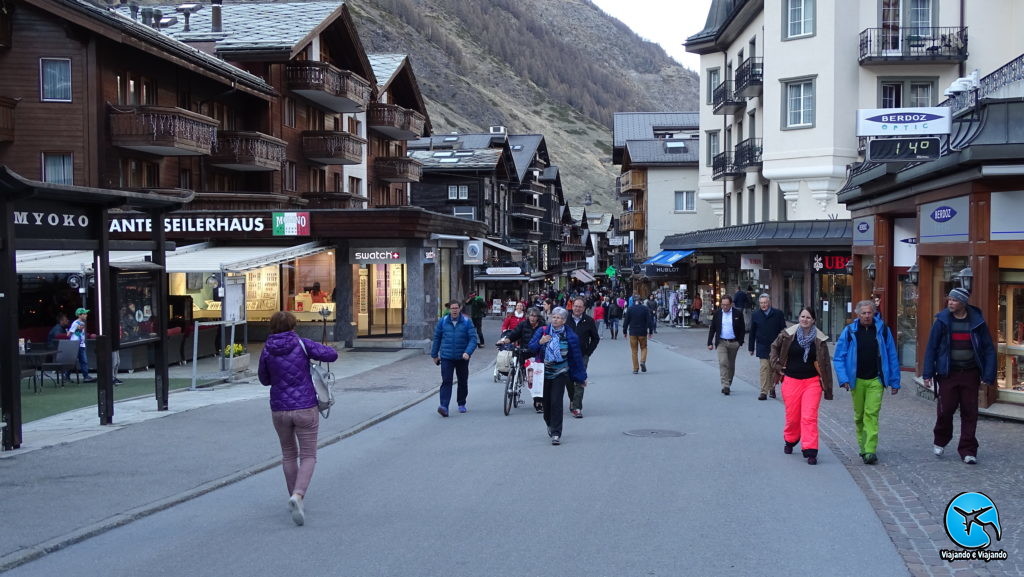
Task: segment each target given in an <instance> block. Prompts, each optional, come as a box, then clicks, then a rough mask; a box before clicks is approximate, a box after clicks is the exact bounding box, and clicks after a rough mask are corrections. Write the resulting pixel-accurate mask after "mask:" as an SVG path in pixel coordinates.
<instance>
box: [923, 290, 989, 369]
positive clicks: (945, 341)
mask: <svg viewBox="0 0 1024 577" xmlns="http://www.w3.org/2000/svg"><path fill="white" fill-rule="evenodd" d="M967 322H968V323H969V324H970V326H971V345H972V346H973V348H974V362H975V364H977V365H978V369H979V371H980V372H981V382H983V383H988V384H990V385H993V384H995V382H996V349H995V346H993V344H992V335H991V334H989V332H988V325H987V324H985V319H984V318H983V317H982V316H981V309H979V308H978V307H976V306H974V305H967ZM952 323H953V313H951V312H950V311H949V309H942V310H941V311H939V313H938V314H937V315H935V324H933V325H932V332H931V334H929V335H928V346H927V348H925V350H924V366H922V367H921V376H922V377H923V378H925V379H933V378H935V377H936V376H938V377H944V376H946V375H948V374H949V365H950V361H951V357H950V331H949V328H950V326H951V325H952Z"/></svg>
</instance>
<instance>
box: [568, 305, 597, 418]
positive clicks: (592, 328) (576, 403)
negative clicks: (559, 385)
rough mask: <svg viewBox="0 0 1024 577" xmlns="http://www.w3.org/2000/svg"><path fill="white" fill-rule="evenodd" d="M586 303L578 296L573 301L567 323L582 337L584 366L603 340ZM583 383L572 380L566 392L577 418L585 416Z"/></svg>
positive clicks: (581, 345)
mask: <svg viewBox="0 0 1024 577" xmlns="http://www.w3.org/2000/svg"><path fill="white" fill-rule="evenodd" d="M586 306H587V305H586V303H585V302H584V301H583V299H581V298H578V299H576V300H574V301H573V302H572V314H571V315H570V316H569V319H568V320H567V321H566V322H565V324H566V325H567V326H568V327H569V328H571V329H572V330H573V331H575V332H576V336H577V337H579V338H580V350H581V352H582V353H583V366H584V367H586V366H587V365H589V364H590V355H592V354H593V353H594V349H596V348H597V343H599V342H601V336H600V335H599V334H598V332H597V323H595V322H594V319H593V318H592V317H591V316H590V315H588V314H587V313H585V312H584V311H586V310H587V309H586ZM583 389H584V385H583V383H574V382H572V380H570V381H569V384H568V385H567V386H566V392H567V393H569V412H571V413H572V416H574V417H576V418H577V419H582V418H583Z"/></svg>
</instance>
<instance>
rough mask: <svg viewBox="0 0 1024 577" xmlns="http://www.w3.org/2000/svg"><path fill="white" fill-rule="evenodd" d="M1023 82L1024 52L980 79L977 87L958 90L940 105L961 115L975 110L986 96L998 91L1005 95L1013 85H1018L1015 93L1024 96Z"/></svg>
mask: <svg viewBox="0 0 1024 577" xmlns="http://www.w3.org/2000/svg"><path fill="white" fill-rule="evenodd" d="M1022 82H1024V54H1022V55H1020V56H1018V57H1016V58H1014V59H1013V60H1011V61H1010V62H1007V63H1006V64H1004V65H1003V66H1001V67H1000V68H999V69H998V70H996V71H994V72H992V74H989V75H988V76H985V77H983V78H981V79H980V80H978V86H977V87H975V88H972V89H969V90H964V91H962V92H958V93H956V94H954V95H953V96H951V97H949V99H948V100H944V101H942V102H940V103H939V106H948V107H949V108H950V109H951V110H952V111H953V116H959V115H961V114H964V113H965V112H969V111H971V110H973V109H974V107H975V106H977V105H978V102H979V101H980V100H981V99H983V98H985V97H988V96H992V95H994V94H996V93H1000V95H1001V96H1003V97H1005V96H1006V94H1005V93H1006V91H1007V89H1008V88H1009V87H1010V86H1011V85H1016V86H1017V87H1018V88H1017V89H1015V90H1013V94H1014V95H1016V96H1018V97H1019V96H1024V94H1021V92H1022V91H1021V89H1020V86H1021V83H1022Z"/></svg>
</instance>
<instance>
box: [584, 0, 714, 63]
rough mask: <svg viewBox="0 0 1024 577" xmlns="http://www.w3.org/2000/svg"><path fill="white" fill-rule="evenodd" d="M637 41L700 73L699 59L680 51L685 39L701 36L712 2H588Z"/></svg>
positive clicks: (664, 0) (645, 0)
mask: <svg viewBox="0 0 1024 577" xmlns="http://www.w3.org/2000/svg"><path fill="white" fill-rule="evenodd" d="M591 1H592V2H593V3H594V4H596V5H597V7H598V8H600V9H601V10H604V11H605V12H606V13H608V14H610V15H612V16H613V17H615V18H618V19H619V20H621V21H622V22H623V23H625V24H626V26H629V27H630V28H632V29H633V31H634V32H636V33H637V34H638V35H640V37H642V38H645V39H647V40H650V41H651V42H655V43H657V44H660V45H661V46H662V48H664V49H665V52H668V55H669V56H671V57H673V58H675V59H676V60H678V61H679V62H681V63H682V64H683V65H684V66H686V67H687V68H690V69H692V70H699V68H700V56H698V55H697V54H688V53H687V52H686V50H685V49H684V48H683V42H684V41H685V40H686V38H687V37H689V36H692V35H694V34H696V33H697V32H700V31H701V30H702V29H703V28H704V22H705V21H707V18H708V9H709V8H710V7H711V0H591Z"/></svg>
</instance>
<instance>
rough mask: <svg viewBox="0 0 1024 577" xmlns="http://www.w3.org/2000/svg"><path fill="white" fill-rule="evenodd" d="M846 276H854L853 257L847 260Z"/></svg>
mask: <svg viewBox="0 0 1024 577" xmlns="http://www.w3.org/2000/svg"><path fill="white" fill-rule="evenodd" d="M846 274H853V257H852V256H851V257H850V258H848V259H846Z"/></svg>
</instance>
